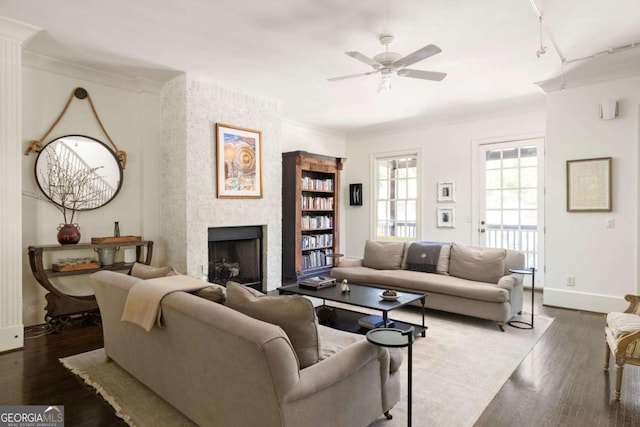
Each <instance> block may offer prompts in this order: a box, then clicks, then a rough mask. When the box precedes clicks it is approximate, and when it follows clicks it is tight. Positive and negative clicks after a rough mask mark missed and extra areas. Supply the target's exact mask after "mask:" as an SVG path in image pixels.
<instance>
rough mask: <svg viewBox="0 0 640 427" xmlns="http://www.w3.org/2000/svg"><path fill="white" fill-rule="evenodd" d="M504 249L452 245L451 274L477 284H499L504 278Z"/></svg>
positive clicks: (505, 253)
mask: <svg viewBox="0 0 640 427" xmlns="http://www.w3.org/2000/svg"><path fill="white" fill-rule="evenodd" d="M506 256H507V251H506V250H504V249H491V248H475V247H470V246H464V245H460V244H458V243H452V244H451V256H450V259H449V274H450V275H452V276H455V277H460V278H461V279H467V280H474V281H476V282H485V283H498V280H500V278H501V277H502V276H504V259H505V257H506Z"/></svg>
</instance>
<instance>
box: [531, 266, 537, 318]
mask: <svg viewBox="0 0 640 427" xmlns="http://www.w3.org/2000/svg"><path fill="white" fill-rule="evenodd" d="M535 293H536V269H535V268H532V269H531V329H533V299H534V295H535Z"/></svg>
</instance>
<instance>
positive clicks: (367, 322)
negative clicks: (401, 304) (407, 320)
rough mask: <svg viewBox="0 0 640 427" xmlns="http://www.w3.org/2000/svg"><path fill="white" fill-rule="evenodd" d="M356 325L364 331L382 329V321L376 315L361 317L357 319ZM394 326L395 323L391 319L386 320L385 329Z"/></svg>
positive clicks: (380, 317)
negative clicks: (364, 329)
mask: <svg viewBox="0 0 640 427" xmlns="http://www.w3.org/2000/svg"><path fill="white" fill-rule="evenodd" d="M358 325H360V326H362V327H363V328H366V329H375V328H383V327H384V319H383V318H382V316H378V315H377V314H371V315H369V316H365V317H361V318H360V319H358ZM393 326H395V322H394V321H393V320H391V319H387V328H392V327H393Z"/></svg>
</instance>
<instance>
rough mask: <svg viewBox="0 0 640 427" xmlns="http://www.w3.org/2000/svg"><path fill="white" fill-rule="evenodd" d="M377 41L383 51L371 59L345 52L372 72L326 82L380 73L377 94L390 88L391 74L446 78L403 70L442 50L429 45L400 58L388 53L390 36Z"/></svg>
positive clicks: (429, 78)
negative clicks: (371, 69)
mask: <svg viewBox="0 0 640 427" xmlns="http://www.w3.org/2000/svg"><path fill="white" fill-rule="evenodd" d="M378 40H379V41H380V44H381V45H383V46H384V48H385V51H384V52H382V53H379V54H377V55H375V56H374V57H373V59H372V58H369V57H368V56H366V55H363V54H362V53H360V52H357V51H349V52H345V54H346V55H347V56H350V57H352V58H353V59H356V60H358V61H360V62H363V63H365V64H367V65H369V66H370V67H371V68H373V71H369V72H367V73H359V74H351V75H348V76H341V77H332V78H330V79H327V80H328V81H338V80H346V79H351V78H355V77H362V76H369V75H371V74H376V73H380V74H381V76H382V81H381V82H380V86H378V92H381V91H383V90H388V89H390V88H391V77H392V75H393V73H396V74H397V75H398V76H400V77H411V78H414V79H422V80H431V81H441V80H442V79H444V78H445V77H446V76H447V74H446V73H440V72H436V71H424V70H412V69H408V68H405V67H407V66H409V65H412V64H415V63H416V62H419V61H422V60H424V59H427V58H429V57H431V56H433V55H435V54H438V53H440V52H442V49H440V48H439V47H438V46H436V45H433V44H429V45H426V46H424V47H423V48H420V49H418V50H416V51H415V52H413V53H410V54H409V55H406V56H402V55H401V54H399V53H397V52H389V44H391V43H392V42H393V41H394V40H395V38H394V37H393V36H392V35H389V34H383V35H381V36H380V37H379V38H378Z"/></svg>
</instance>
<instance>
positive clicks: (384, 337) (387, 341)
mask: <svg viewBox="0 0 640 427" xmlns="http://www.w3.org/2000/svg"><path fill="white" fill-rule="evenodd" d="M413 332H414V329H413V326H411V327H410V328H409V329H407V330H406V331H405V330H402V329H397V328H378V329H372V330H370V331H369V332H367V341H369V342H370V343H372V344H375V345H379V346H382V347H409V348H408V349H407V353H408V356H407V363H408V366H407V371H408V377H409V378H408V381H407V387H408V391H407V425H408V426H411V389H412V383H411V370H412V365H413V356H412V351H411V350H412V345H413V341H414V339H415V338H414V336H413ZM385 416H386V417H387V419H391V415H390V414H389V413H388V412H385Z"/></svg>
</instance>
